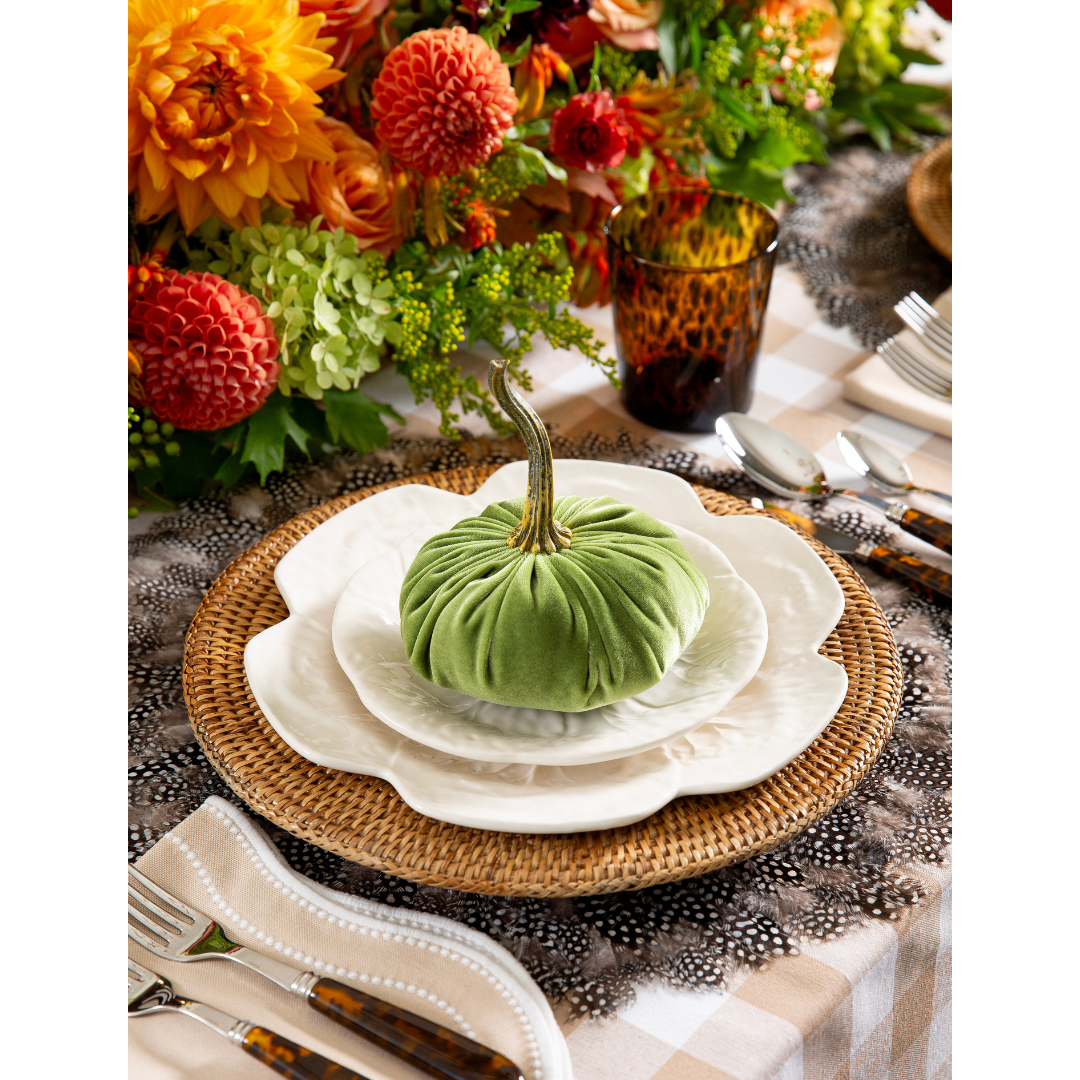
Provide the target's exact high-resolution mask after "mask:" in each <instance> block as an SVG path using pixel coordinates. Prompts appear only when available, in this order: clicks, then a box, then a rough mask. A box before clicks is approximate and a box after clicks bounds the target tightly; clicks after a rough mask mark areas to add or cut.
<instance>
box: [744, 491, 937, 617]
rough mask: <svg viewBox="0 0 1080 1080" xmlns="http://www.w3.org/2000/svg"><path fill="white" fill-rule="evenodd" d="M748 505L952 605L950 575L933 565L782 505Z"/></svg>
mask: <svg viewBox="0 0 1080 1080" xmlns="http://www.w3.org/2000/svg"><path fill="white" fill-rule="evenodd" d="M750 502H751V504H752V505H754V506H756V507H757V508H758V509H759V510H760V509H766V510H769V511H770V512H771V513H773V514H775V515H776V516H777V517H780V518H782V519H783V520H784V521H788V522H790V523H791V524H793V525H798V526H799V528H801V529H803V530H804V531H805V532H808V533H809V534H810V535H811V536H812V537H813V538H814V539H815V540H820V541H821V543H823V544H824V545H825V546H826V547H827V548H832V550H833V551H835V552H836V553H837V554H838V555H852V556H854V557H855V558H857V559H861V560H862V561H863V562H865V563H866V564H867V565H868V566H870V567H871V568H872V569H874V570H876V571H877V572H878V573H879V574H881V575H882V576H883V577H890V578H898V579H900V580H901V581H903V582H904V584H906V585H907V586H908V587H909V588H911V589H912V590H913V591H914V592H916V593H919V594H920V595H921V596H925V597H927V598H928V599H930V600H932V601H933V602H934V603H935V604H938V605H939V606H940V607H947V608H951V607H952V575H951V574H947V573H946V572H945V571H944V570H938V569H937V567H935V566H929V565H927V564H926V563H924V562H921V561H920V560H919V559H916V558H915V557H914V556H913V555H905V554H904V553H903V552H901V551H895V550H894V549H893V548H890V547H885V546H884V545H882V544H873V543H871V542H870V541H869V540H857V539H856V538H855V537H854V536H848V534H847V533H842V532H840V531H839V530H838V529H833V528H830V527H829V526H828V525H819V524H818V523H817V522H816V521H811V520H810V518H806V517H803V516H802V515H801V514H793V513H792V512H791V511H790V510H785V509H784V508H783V507H780V506H774V505H773V504H772V503H767V502H763V501H762V500H761V499H751V500H750Z"/></svg>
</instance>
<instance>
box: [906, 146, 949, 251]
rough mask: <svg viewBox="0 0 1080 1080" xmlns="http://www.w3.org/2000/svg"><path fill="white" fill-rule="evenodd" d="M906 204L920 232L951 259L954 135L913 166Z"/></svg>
mask: <svg viewBox="0 0 1080 1080" xmlns="http://www.w3.org/2000/svg"><path fill="white" fill-rule="evenodd" d="M907 204H908V210H909V211H910V212H911V218H912V220H913V221H914V222H915V224H916V225H917V226H918V227H919V232H921V233H922V234H923V236H925V237H926V239H927V240H929V241H930V243H931V244H932V245H933V246H934V249H935V250H936V251H938V252H939V253H940V254H942V255H944V256H945V258H946V259H949V260H950V261H951V260H952V137H951V136H950V137H949V138H947V139H942V140H941V142H939V143H938V144H937V146H935V147H934V148H933V149H932V150H930V151H928V152H927V153H925V154H923V156H922V157H921V158H919V160H918V161H916V162H915V164H914V166H913V167H912V169H911V176H910V177H909V178H908V183H907Z"/></svg>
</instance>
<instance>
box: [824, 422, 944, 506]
mask: <svg viewBox="0 0 1080 1080" xmlns="http://www.w3.org/2000/svg"><path fill="white" fill-rule="evenodd" d="M836 445H837V446H839V447H840V453H841V454H843V455H844V460H845V461H846V462H847V463H848V464H849V465H850V466H851V467H852V468H853V469H854V470H855V471H856V472H857V473H858V474H859V475H860V476H865V477H866V479H867V480H869V481H870V483H871V484H873V485H874V487H876V488H881V490H882V491H888V492H889V493H890V494H892V495H903V494H905V493H906V492H908V491H923V492H925V493H926V494H927V495H933V496H934V497H935V498H937V499H941V500H943V501H944V502H947V503H948V504H949V505H950V506H952V496H951V495H946V494H945V492H944V491H934V490H933V488H925V487H919V485H918V484H916V483H913V482H912V478H911V470H910V469H909V468H908V467H907V463H906V462H903V461H901V460H900V459H899V458H898V457H897V456H896V455H895V454H893V453H891V452H890V451H888V450H886V449H885V447H884V446H882V445H881V444H880V443H876V442H874V440H873V439H868V438H867V437H866V436H865V435H860V434H859V433H858V432H857V431H841V432H840V434H839V435H837V436H836Z"/></svg>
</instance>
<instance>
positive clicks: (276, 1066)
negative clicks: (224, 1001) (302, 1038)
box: [128, 958, 367, 1080]
mask: <svg viewBox="0 0 1080 1080" xmlns="http://www.w3.org/2000/svg"><path fill="white" fill-rule="evenodd" d="M157 1012H178V1013H182V1014H183V1015H184V1016H191V1017H193V1018H194V1019H196V1020H199V1021H201V1022H202V1023H203V1024H205V1025H206V1026H207V1027H208V1028H210V1030H211V1031H216V1032H217V1033H218V1034H219V1035H223V1036H224V1037H225V1038H226V1039H228V1040H230V1042H234V1043H236V1045H237V1046H239V1047H240V1048H241V1049H242V1050H246V1051H247V1053H249V1054H250V1055H251V1056H252V1057H253V1058H255V1060H256V1061H261V1062H262V1063H263V1064H264V1065H268V1066H269V1067H270V1068H271V1069H273V1070H274V1072H277V1073H281V1074H282V1075H283V1076H287V1077H289V1078H290V1080H367V1078H366V1077H364V1076H362V1075H361V1074H360V1073H358V1072H353V1070H352V1069H347V1068H345V1066H344V1065H339V1064H338V1063H337V1062H336V1061H331V1060H330V1059H329V1058H324V1057H323V1056H322V1055H321V1054H316V1053H315V1052H314V1051H313V1050H308V1049H307V1048H306V1047H303V1046H300V1045H299V1043H294V1042H291V1041H290V1040H289V1039H286V1038H284V1036H281V1035H276V1034H275V1033H274V1032H272V1031H270V1030H268V1029H267V1028H264V1027H258V1026H257V1025H255V1024H253V1023H251V1021H250V1020H238V1019H237V1018H236V1017H235V1016H230V1015H229V1014H228V1013H223V1012H222V1011H221V1010H220V1009H215V1008H213V1007H212V1006H210V1005H204V1004H203V1003H202V1002H201V1001H192V1000H191V998H185V997H180V996H179V995H178V994H177V993H175V992H174V990H173V988H172V983H171V982H169V980H168V979H166V978H164V977H163V976H161V975H158V974H157V973H156V972H153V971H151V970H150V969H149V968H145V967H143V966H142V964H137V963H136V962H135V961H134V960H132V959H130V958H129V959H128V1016H129V1017H132V1016H149V1015H150V1014H151V1013H157Z"/></svg>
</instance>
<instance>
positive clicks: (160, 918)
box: [128, 866, 210, 956]
mask: <svg viewBox="0 0 1080 1080" xmlns="http://www.w3.org/2000/svg"><path fill="white" fill-rule="evenodd" d="M128 875H129V877H128V933H129V934H131V936H132V937H133V938H135V940H136V941H138V942H139V944H140V945H143V946H144V947H145V948H147V949H149V950H150V951H151V952H154V953H157V954H158V955H159V956H167V955H169V952H170V950H172V951H177V950H179V951H182V950H183V949H186V948H187V947H188V946H189V945H193V944H194V943H195V942H196V941H198V940H199V938H200V937H202V935H203V933H204V932H205V931H206V930H207V929H208V928H209V926H210V920H209V919H207V918H206V917H205V916H203V915H200V914H198V913H197V912H194V911H192V910H191V909H190V908H189V907H187V906H186V905H185V904H182V903H181V902H180V901H179V900H177V899H176V898H175V897H173V896H171V895H169V894H168V893H165V894H164V895H162V893H163V890H162V889H160V888H159V886H157V885H155V884H154V883H153V882H152V881H151V880H150V879H149V878H148V877H146V875H145V874H141V873H140V872H139V871H138V870H136V869H135V868H134V867H133V866H129V867H128ZM137 886H139V887H137Z"/></svg>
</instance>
